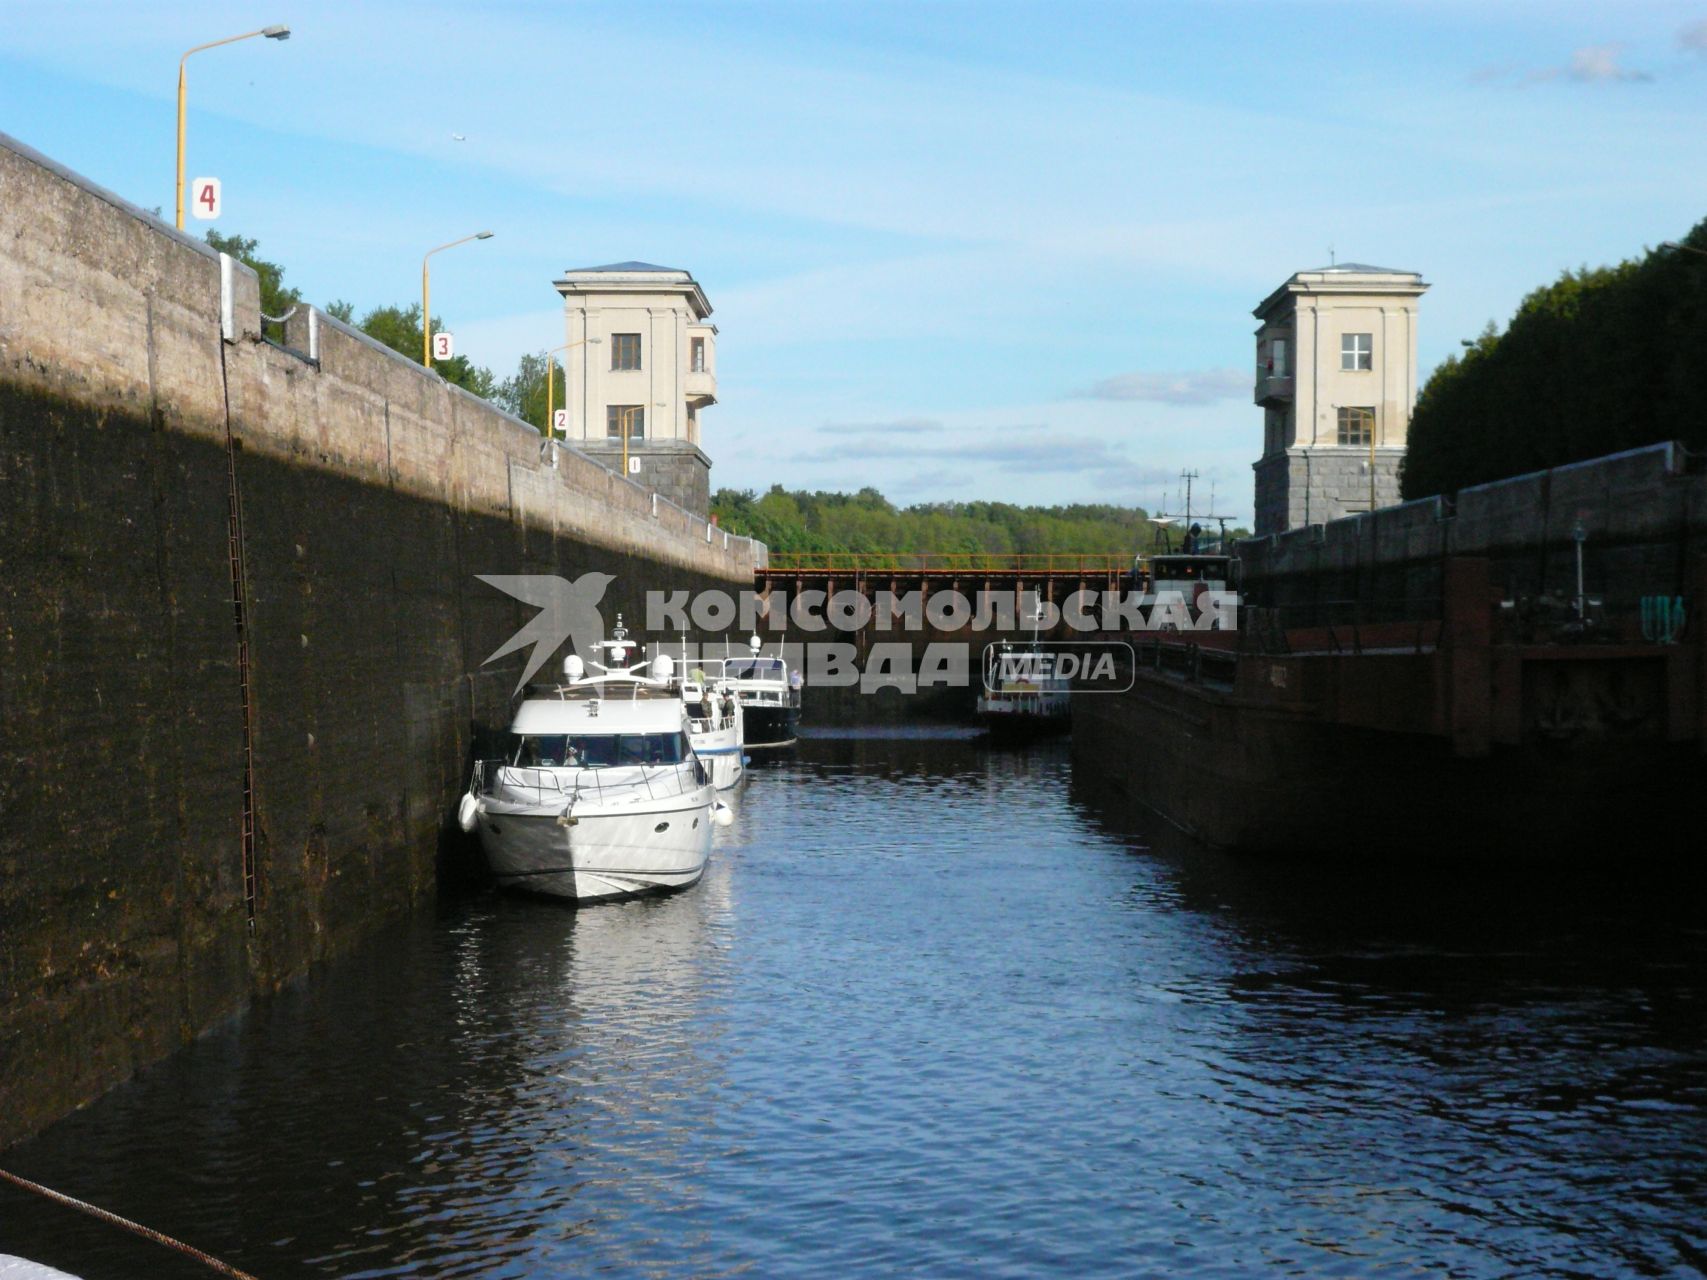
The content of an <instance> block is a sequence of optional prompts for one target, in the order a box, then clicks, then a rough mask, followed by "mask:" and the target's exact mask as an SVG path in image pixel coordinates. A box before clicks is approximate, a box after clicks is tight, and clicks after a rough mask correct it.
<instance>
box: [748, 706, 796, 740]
mask: <svg viewBox="0 0 1707 1280" xmlns="http://www.w3.org/2000/svg"><path fill="white" fill-rule="evenodd" d="M742 712H743V714H744V715H745V717H746V721H747V746H749V747H787V746H792V745H793V743H794V740H795V739H796V738H797V737H799V736H800V708H799V707H798V706H779V705H776V704H774V703H769V704H767V703H747V704H744V706H743V708H742Z"/></svg>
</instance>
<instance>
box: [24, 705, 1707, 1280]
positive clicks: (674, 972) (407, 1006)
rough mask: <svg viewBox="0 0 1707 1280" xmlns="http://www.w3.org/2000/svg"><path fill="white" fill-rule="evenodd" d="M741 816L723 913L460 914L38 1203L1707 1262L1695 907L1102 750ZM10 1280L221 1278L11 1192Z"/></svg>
mask: <svg viewBox="0 0 1707 1280" xmlns="http://www.w3.org/2000/svg"><path fill="white" fill-rule="evenodd" d="M739 809H740V813H739V817H738V821H737V823H736V825H735V827H734V828H732V829H730V830H729V831H727V832H724V833H721V837H720V838H722V840H723V843H722V844H721V845H720V846H719V848H718V849H717V852H716V856H715V861H714V864H713V867H712V870H711V871H710V873H709V874H708V878H707V879H706V881H705V882H703V883H702V884H701V885H700V886H699V887H698V888H697V889H695V890H693V891H691V892H689V893H687V894H685V895H682V896H680V897H676V898H672V899H667V900H662V901H655V902H650V903H635V904H630V905H626V906H614V907H600V908H595V909H589V910H586V911H583V912H581V913H580V914H576V913H575V912H573V911H569V910H564V909H562V908H560V907H558V906H556V905H553V904H551V903H541V902H533V901H527V900H522V899H516V898H509V897H503V896H498V895H490V894H489V895H485V896H479V897H476V898H473V899H467V900H462V901H459V902H457V903H454V904H451V905H449V906H447V907H446V908H445V909H443V910H442V911H441V912H439V913H438V915H437V916H436V917H433V916H428V917H426V918H423V919H420V920H418V921H415V922H413V923H411V924H409V925H406V926H403V927H400V928H398V929H396V930H394V931H392V932H391V933H389V934H388V935H386V936H385V937H383V938H381V939H379V940H378V941H377V942H376V943H375V944H374V945H373V946H371V947H369V948H367V949H366V950H364V951H363V952H362V953H361V954H359V955H357V956H355V957H352V958H350V959H348V960H346V961H343V962H341V963H339V964H338V965H336V966H333V967H332V968H331V969H329V970H328V971H326V972H324V973H321V974H319V975H317V976H316V977H315V978H314V979H313V980H311V981H309V982H307V983H305V984H303V985H302V986H300V987H299V988H297V989H294V990H292V991H290V992H287V993H286V994H284V995H283V996H281V997H279V998H278V999H276V1000H273V1001H271V1002H270V1003H268V1004H267V1005H265V1006H263V1007H261V1008H258V1009H256V1010H255V1011H254V1012H252V1013H251V1014H250V1015H248V1016H247V1017H246V1018H245V1019H244V1020H242V1021H241V1022H240V1023H238V1024H237V1025H235V1026H232V1027H230V1028H227V1029H225V1030H221V1031H219V1032H216V1033H214V1034H212V1035H210V1036H208V1037H206V1038H205V1039H203V1040H202V1041H200V1042H198V1043H197V1044H196V1045H195V1046H193V1047H192V1048H190V1049H189V1050H187V1051H185V1052H184V1053H182V1054H180V1055H179V1056H177V1057H176V1058H174V1059H173V1060H171V1061H170V1062H168V1063H165V1064H163V1065H162V1066H161V1067H159V1068H157V1069H155V1070H153V1071H150V1072H148V1073H147V1074H146V1075H144V1076H143V1077H141V1078H140V1079H138V1080H137V1081H135V1082H134V1083H132V1084H131V1085H128V1086H126V1087H124V1088H122V1089H119V1090H117V1091H116V1092H114V1093H112V1094H110V1095H109V1096H108V1097H106V1098H105V1099H103V1100H102V1101H101V1102H99V1103H97V1104H96V1105H94V1106H92V1107H91V1108H89V1109H88V1110H87V1111H85V1112H82V1113H80V1114H79V1115H76V1116H74V1117H72V1118H70V1119H68V1120H66V1121H65V1122H63V1123H61V1124H60V1125H58V1126H56V1127H55V1128H54V1129H52V1130H51V1131H49V1132H48V1133H47V1134H46V1135H44V1136H43V1137H42V1138H40V1139H38V1140H37V1141H35V1142H32V1143H29V1144H27V1145H25V1146H23V1147H19V1148H16V1149H14V1150H13V1151H11V1152H9V1153H8V1154H7V1156H6V1164H7V1166H8V1167H10V1168H12V1169H13V1170H14V1171H16V1172H18V1173H21V1174H24V1175H26V1176H30V1177H35V1178H38V1179H40V1180H43V1181H46V1182H48V1183H50V1184H53V1185H55V1186H58V1187H60V1188H62V1189H65V1190H67V1191H70V1192H73V1193H75V1194H78V1195H82V1196H86V1197H88V1198H91V1199H93V1200H95V1201H98V1202H100V1203H102V1204H104V1205H106V1206H108V1207H110V1208H113V1209H115V1210H117V1211H120V1212H123V1213H126V1214H129V1215H132V1216H135V1217H138V1218H140V1219H142V1220H144V1221H146V1222H148V1223H150V1224H152V1225H154V1226H156V1227H158V1228H160V1229H162V1230H165V1231H169V1232H172V1233H174V1234H177V1235H180V1236H182V1237H184V1238H186V1239H188V1240H190V1241H192V1242H195V1243H198V1244H200V1245H202V1246H203V1247H206V1248H208V1249H210V1250H211V1251H213V1252H215V1253H217V1254H219V1255H221V1256H223V1257H225V1258H226V1259H227V1260H228V1261H231V1262H233V1263H235V1264H237V1265H240V1266H242V1267H245V1268H247V1269H249V1270H252V1271H254V1272H255V1273H257V1274H258V1275H260V1276H261V1277H263V1278H264V1280H281V1278H283V1277H290V1276H299V1275H307V1276H352V1277H353V1276H477V1275H478V1276H554V1275H593V1274H601V1275H614V1276H628V1275H634V1276H696V1277H697V1276H720V1275H733V1274H745V1275H751V1276H845V1275H920V1276H980V1277H982V1276H1004V1275H1007V1276H1037V1275H1072V1276H1089V1275H1134V1276H1139V1275H1156V1276H1180V1275H1190V1276H1194V1277H1196V1276H1262V1275H1307V1276H1334V1275H1343V1276H1359V1277H1362V1276H1389V1275H1390V1276H1525V1277H1527V1276H1628V1275H1661V1276H1680V1275H1695V1274H1700V1273H1701V1272H1700V1269H1701V1268H1702V1267H1704V1266H1707V1000H1704V989H1707V923H1704V920H1707V917H1704V915H1703V911H1702V897H1701V895H1700V892H1699V888H1698V886H1697V885H1695V884H1688V885H1681V884H1679V883H1678V881H1677V879H1676V877H1675V875H1673V876H1670V877H1665V878H1661V877H1657V876H1652V875H1648V876H1641V877H1636V876H1632V875H1631V874H1629V873H1628V872H1627V871H1624V870H1619V871H1617V872H1616V873H1614V872H1612V871H1603V872H1600V873H1595V874H1586V873H1583V872H1580V871H1574V872H1568V873H1567V872H1557V873H1555V872H1550V871H1546V870H1538V869H1536V868H1534V867H1527V868H1525V869H1522V870H1519V871H1513V872H1506V873H1501V874H1494V875H1489V874H1486V873H1482V872H1477V871H1474V870H1471V869H1469V868H1463V867H1459V868H1451V867H1445V868H1435V869H1432V870H1430V871H1427V872H1424V873H1418V874H1412V875H1407V876H1394V875H1390V874H1387V875H1382V874H1370V873H1360V872H1358V871H1356V870H1355V869H1352V868H1348V867H1345V866H1343V865H1342V866H1305V865H1298V864H1293V865H1287V866H1273V865H1267V864H1263V863H1252V862H1248V861H1241V860H1238V859H1231V858H1227V857H1224V856H1221V855H1216V854H1210V853H1207V852H1204V851H1202V850H1196V849H1191V848H1187V847H1182V846H1181V845H1180V844H1179V842H1178V841H1177V840H1175V839H1172V838H1170V837H1169V835H1168V833H1167V831H1166V830H1165V829H1160V828H1159V827H1158V825H1157V824H1155V823H1153V822H1151V821H1149V820H1147V819H1145V818H1143V817H1142V816H1133V815H1130V814H1128V813H1125V812H1123V811H1122V810H1121V809H1120V808H1118V807H1117V806H1113V805H1110V804H1107V803H1106V802H1104V801H1102V800H1100V799H1099V798H1098V797H1097V796H1095V795H1093V794H1090V793H1089V792H1088V791H1086V790H1085V788H1084V787H1083V786H1082V785H1075V784H1074V782H1073V780H1072V776H1071V773H1070V770H1069V768H1068V764H1067V759H1066V756H1065V754H1064V752H1063V751H1062V750H1060V749H1059V748H1049V749H1044V750H1034V751H1032V752H1029V753H1019V754H996V753H986V752H985V751H983V750H981V749H980V748H979V747H978V746H976V745H975V744H973V743H970V742H966V741H940V740H939V741H931V740H920V739H916V738H915V739H894V738H891V739H881V738H867V739H851V740H835V741H825V740H819V741H810V742H808V743H806V744H805V745H804V747H803V748H802V750H801V753H800V754H799V755H798V756H797V757H795V758H794V759H792V760H789V761H785V762H781V763H779V764H777V765H776V766H775V767H771V768H767V769H764V770H761V771H759V772H758V773H757V774H756V775H755V776H754V777H753V779H752V780H751V782H750V783H749V784H748V786H747V789H746V791H745V793H744V794H743V795H742V796H741V798H740V801H739ZM1622 856H1623V855H1622V854H1621V852H1620V851H1619V850H1618V849H1617V847H1616V844H1615V843H1614V844H1613V845H1612V846H1611V847H1610V848H1609V857H1610V858H1611V859H1613V860H1617V859H1619V858H1620V857H1622ZM8 1251H11V1252H21V1253H24V1254H27V1255H30V1256H34V1257H37V1258H40V1259H41V1260H43V1261H47V1262H51V1263H54V1264H56V1265H59V1266H63V1267H66V1268H67V1269H69V1270H73V1271H76V1272H79V1273H81V1274H83V1275H85V1276H88V1277H90V1278H91V1280H98V1278H101V1277H116V1276H125V1277H129V1276H161V1277H178V1276H204V1275H207V1274H210V1273H208V1272H205V1271H202V1270H201V1269H199V1268H196V1267H193V1266H188V1265H180V1264H178V1263H177V1262H175V1261H174V1260H173V1259H172V1258H171V1257H170V1256H169V1255H166V1254H164V1253H163V1252H162V1251H160V1250H159V1249H157V1248H156V1247H154V1246H151V1245H147V1244H143V1243H141V1242H136V1241H132V1240H130V1239H128V1238H126V1237H124V1236H122V1235H120V1234H118V1233H116V1232H114V1231H112V1230H110V1229H109V1228H106V1227H102V1226H98V1225H95V1224H92V1223H86V1222H84V1221H83V1220H81V1219H79V1218H76V1217H74V1216H72V1215H69V1214H67V1213H64V1212H62V1211H60V1210H56V1209H50V1208H45V1207H38V1206H37V1205H36V1204H34V1203H32V1202H29V1201H27V1200H26V1199H24V1198H23V1197H21V1196H20V1195H19V1194H18V1193H16V1192H13V1191H10V1190H6V1189H4V1188H0V1253H3V1252H8Z"/></svg>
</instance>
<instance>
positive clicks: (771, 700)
mask: <svg viewBox="0 0 1707 1280" xmlns="http://www.w3.org/2000/svg"><path fill="white" fill-rule="evenodd" d="M747 644H748V648H749V649H750V652H748V653H745V654H742V655H740V656H739V657H733V656H726V657H722V658H701V659H700V661H699V666H700V667H701V668H702V669H703V670H704V671H705V672H706V673H707V675H708V677H709V678H711V679H713V680H716V681H720V682H722V683H725V684H727V685H728V687H729V688H730V689H731V690H733V691H734V694H735V700H736V702H738V703H740V705H741V711H742V715H743V718H744V720H745V724H744V725H743V732H744V734H745V739H744V741H745V745H746V746H748V747H754V748H758V747H787V746H792V745H793V743H794V740H795V738H796V737H797V736H798V735H799V732H800V690H801V686H802V681H801V678H800V673H799V672H798V671H790V670H789V667H788V659H787V658H785V657H783V655H782V653H781V651H780V649H779V651H778V652H777V654H776V655H775V656H774V657H773V656H772V655H770V654H767V653H765V652H764V642H763V641H761V640H760V639H759V638H758V637H757V636H754V637H753V638H752V639H751V640H749V641H748V642H747Z"/></svg>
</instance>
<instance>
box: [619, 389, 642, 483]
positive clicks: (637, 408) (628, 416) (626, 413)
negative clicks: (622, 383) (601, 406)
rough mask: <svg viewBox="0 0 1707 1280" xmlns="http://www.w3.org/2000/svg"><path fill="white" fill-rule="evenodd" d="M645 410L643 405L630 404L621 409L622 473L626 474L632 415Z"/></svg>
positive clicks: (625, 475)
mask: <svg viewBox="0 0 1707 1280" xmlns="http://www.w3.org/2000/svg"><path fill="white" fill-rule="evenodd" d="M644 410H645V406H644V405H638V404H631V405H629V406H628V407H627V408H625V409H624V410H623V411H622V474H623V476H624V478H626V477H627V476H628V428H629V423H631V422H633V421H634V415H635V414H637V413H641V412H643V411H644Z"/></svg>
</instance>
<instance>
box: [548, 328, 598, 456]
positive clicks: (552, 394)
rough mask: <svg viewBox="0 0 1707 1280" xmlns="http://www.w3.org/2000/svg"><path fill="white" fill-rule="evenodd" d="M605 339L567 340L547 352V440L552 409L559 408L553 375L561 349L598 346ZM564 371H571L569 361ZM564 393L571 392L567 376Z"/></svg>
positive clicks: (549, 435) (565, 406)
mask: <svg viewBox="0 0 1707 1280" xmlns="http://www.w3.org/2000/svg"><path fill="white" fill-rule="evenodd" d="M603 341H604V339H603V338H577V339H576V340H575V341H574V342H565V343H564V344H563V345H562V346H561V347H553V348H552V349H551V350H550V351H547V352H546V353H545V438H546V439H547V440H549V439H551V419H552V416H553V412H552V411H553V410H554V409H556V408H557V380H556V379H555V378H554V377H553V376H552V374H553V373H554V372H555V370H556V368H557V365H556V360H555V357H556V355H557V353H558V352H559V351H568V350H570V349H571V348H573V347H584V346H586V345H587V344H588V343H591V344H592V345H594V346H597V345H598V344H599V343H601V342H603ZM563 371H564V373H565V374H567V373H568V371H569V365H568V363H567V362H565V363H564V365H563ZM563 394H564V395H565V396H567V395H568V394H569V386H568V379H567V378H565V379H564V386H563ZM563 407H564V408H565V409H567V408H568V407H569V406H568V405H564V406H563ZM563 438H564V439H565V440H567V439H568V438H569V436H568V433H567V432H565V433H564V437H563Z"/></svg>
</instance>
